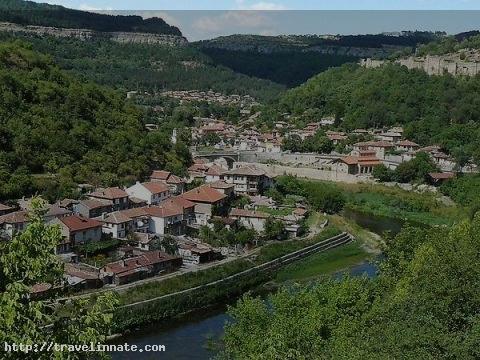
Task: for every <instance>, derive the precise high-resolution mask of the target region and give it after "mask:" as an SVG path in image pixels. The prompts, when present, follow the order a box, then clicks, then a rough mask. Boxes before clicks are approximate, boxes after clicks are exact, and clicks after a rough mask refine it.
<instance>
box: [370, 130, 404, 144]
mask: <svg viewBox="0 0 480 360" xmlns="http://www.w3.org/2000/svg"><path fill="white" fill-rule="evenodd" d="M375 137H376V138H377V140H380V141H388V142H392V143H396V142H399V141H400V140H401V139H402V134H401V133H399V132H384V133H380V134H378V135H376V136H375Z"/></svg>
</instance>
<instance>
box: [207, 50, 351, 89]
mask: <svg viewBox="0 0 480 360" xmlns="http://www.w3.org/2000/svg"><path fill="white" fill-rule="evenodd" d="M202 52H203V53H204V54H206V55H208V56H209V57H210V58H211V59H212V60H213V61H214V62H215V63H217V64H221V65H224V66H226V67H228V68H230V69H232V70H233V71H236V72H239V73H242V74H246V75H249V76H254V77H257V78H261V79H268V80H271V81H273V82H276V83H279V84H283V85H286V86H288V87H293V86H297V85H300V84H302V83H304V82H305V81H306V80H308V79H309V78H311V77H312V76H313V75H316V74H318V73H321V72H322V71H325V70H327V69H328V68H330V67H335V66H340V65H342V64H344V63H348V62H357V61H358V58H356V57H354V56H347V55H334V54H332V55H331V54H319V53H315V52H299V51H285V52H278V53H273V54H265V53H259V52H255V51H232V50H225V49H216V48H204V49H202Z"/></svg>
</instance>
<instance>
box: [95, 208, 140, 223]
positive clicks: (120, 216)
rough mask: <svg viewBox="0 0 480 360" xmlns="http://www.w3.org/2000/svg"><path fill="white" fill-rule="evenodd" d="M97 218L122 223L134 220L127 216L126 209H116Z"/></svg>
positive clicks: (106, 221) (105, 221) (104, 221)
mask: <svg viewBox="0 0 480 360" xmlns="http://www.w3.org/2000/svg"><path fill="white" fill-rule="evenodd" d="M95 219H96V220H98V221H101V222H103V223H108V224H122V223H126V222H129V221H131V220H132V218H131V217H130V216H127V214H125V212H124V211H114V212H112V213H108V214H105V216H99V217H97V218H95Z"/></svg>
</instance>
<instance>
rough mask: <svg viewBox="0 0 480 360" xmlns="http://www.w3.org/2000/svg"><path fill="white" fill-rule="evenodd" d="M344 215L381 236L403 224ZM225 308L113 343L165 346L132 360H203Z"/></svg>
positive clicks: (368, 269)
mask: <svg viewBox="0 0 480 360" xmlns="http://www.w3.org/2000/svg"><path fill="white" fill-rule="evenodd" d="M344 216H346V217H347V218H350V219H352V220H354V221H356V222H357V223H358V224H359V225H360V226H362V227H364V228H367V229H369V230H371V231H373V232H375V233H378V234H382V233H383V232H385V231H390V232H391V233H392V234H396V233H398V232H399V231H400V229H401V228H402V226H403V221H401V220H396V219H391V218H385V217H374V216H369V215H366V214H363V213H360V212H355V211H351V210H347V211H345V214H344ZM376 270H377V268H376V266H375V264H373V263H371V262H364V263H361V264H359V265H355V266H353V267H351V268H350V269H348V270H346V271H344V272H340V273H337V274H334V275H333V276H335V277H336V278H341V277H342V276H343V275H345V273H348V274H350V275H351V276H363V275H366V276H368V277H374V276H376ZM225 310H226V306H219V307H215V308H211V309H208V310H202V311H199V312H195V313H193V314H191V315H189V316H187V317H184V318H182V319H173V320H171V321H168V322H166V323H162V324H152V325H150V326H148V327H145V328H142V329H139V330H133V331H132V332H131V333H130V334H127V335H125V336H122V337H121V338H119V339H117V340H116V341H114V342H113V343H118V344H123V343H125V342H126V343H128V344H130V345H131V344H136V345H138V346H144V345H147V344H149V345H151V344H158V345H165V348H166V351H165V352H164V353H146V352H143V353H135V359H136V360H147V359H165V360H170V359H171V360H183V359H185V360H187V359H188V360H204V359H210V358H211V357H212V356H213V355H214V351H213V350H211V349H210V348H209V347H208V346H207V344H208V343H209V339H218V338H219V337H221V335H222V334H223V326H224V324H225V322H226V321H227V320H228V315H227V314H226V312H225ZM111 355H112V358H113V360H124V359H125V360H126V359H131V358H132V356H131V355H132V354H131V353H130V354H128V353H112V354H111Z"/></svg>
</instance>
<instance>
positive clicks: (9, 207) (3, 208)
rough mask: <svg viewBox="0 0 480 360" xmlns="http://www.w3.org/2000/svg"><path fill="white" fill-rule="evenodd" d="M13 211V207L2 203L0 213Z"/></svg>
mask: <svg viewBox="0 0 480 360" xmlns="http://www.w3.org/2000/svg"><path fill="white" fill-rule="evenodd" d="M12 209H13V207H11V206H8V205H4V204H1V203H0V211H8V210H12Z"/></svg>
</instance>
